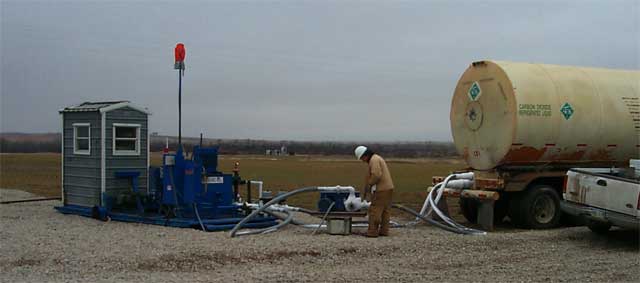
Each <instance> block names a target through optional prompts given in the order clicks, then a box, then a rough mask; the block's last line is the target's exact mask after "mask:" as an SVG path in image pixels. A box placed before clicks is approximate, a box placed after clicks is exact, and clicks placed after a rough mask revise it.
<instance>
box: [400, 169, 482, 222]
mask: <svg viewBox="0 0 640 283" xmlns="http://www.w3.org/2000/svg"><path fill="white" fill-rule="evenodd" d="M462 175H464V174H462ZM456 176H459V175H457V174H452V175H449V176H447V178H445V179H444V181H443V182H442V183H439V184H437V185H436V186H434V187H433V189H432V190H431V191H430V192H429V194H428V195H427V198H426V199H425V202H424V205H423V206H422V209H421V210H420V213H418V215H419V216H418V215H416V216H417V217H418V218H420V219H422V220H425V219H430V218H428V216H429V215H430V214H431V212H435V213H436V214H437V215H438V217H440V219H442V220H443V221H444V222H446V223H447V224H449V226H448V227H449V228H453V229H455V230H457V231H459V233H462V234H473V235H486V234H487V232H485V231H482V230H477V229H472V228H467V227H465V226H462V225H460V224H458V223H457V222H455V221H454V220H453V219H451V218H449V217H448V216H447V215H445V214H444V213H443V212H442V211H441V210H440V209H439V208H438V206H437V203H438V202H439V201H440V199H441V198H442V195H443V193H444V189H445V188H446V187H447V184H448V183H449V181H451V180H452V179H454V178H456ZM472 176H473V175H472ZM463 178H469V177H468V176H467V177H463ZM471 178H473V177H471ZM434 191H435V192H436V196H435V199H434V197H433V192H434ZM405 211H406V210H405ZM432 221H433V220H432ZM434 222H436V221H434ZM429 223H431V222H429ZM437 223H439V222H437ZM431 224H433V223H431ZM439 224H440V225H442V223H439ZM434 225H435V224H434ZM443 226H444V225H443ZM438 227H441V226H438ZM441 228H442V227H441ZM448 231H451V230H448ZM456 233H458V232H456Z"/></svg>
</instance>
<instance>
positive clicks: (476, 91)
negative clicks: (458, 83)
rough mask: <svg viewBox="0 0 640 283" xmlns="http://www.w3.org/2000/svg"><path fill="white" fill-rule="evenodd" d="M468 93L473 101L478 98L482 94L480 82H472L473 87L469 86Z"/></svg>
mask: <svg viewBox="0 0 640 283" xmlns="http://www.w3.org/2000/svg"><path fill="white" fill-rule="evenodd" d="M467 94H468V95H469V98H470V99H471V100H472V101H476V100H478V98H479V97H480V95H481V94H482V89H481V88H480V84H479V83H478V82H473V84H471V87H470V88H469V91H468V92H467Z"/></svg>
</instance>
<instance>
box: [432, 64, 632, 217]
mask: <svg viewBox="0 0 640 283" xmlns="http://www.w3.org/2000/svg"><path fill="white" fill-rule="evenodd" d="M639 92H640V72H639V71H628V70H611V69H599V68H583V67H571V66H557V65H545V64H530V63H515V62H503V61H488V60H486V61H478V62H474V63H472V64H471V65H470V66H469V67H468V68H467V69H466V71H465V72H464V73H463V74H462V77H461V78H460V80H459V81H458V84H457V86H456V88H455V93H454V95H453V99H452V102H451V112H450V121H451V131H452V135H453V140H454V143H455V146H456V149H457V151H458V152H459V154H460V155H461V156H462V158H463V159H464V160H465V161H466V164H467V165H468V167H469V168H468V169H467V170H471V171H473V172H474V173H475V176H476V180H475V185H474V188H472V189H470V190H466V191H463V192H462V193H460V192H457V193H455V192H454V193H449V194H448V195H449V196H454V197H459V201H460V208H461V211H462V214H463V215H464V217H465V218H466V219H467V220H468V221H470V222H472V223H476V222H480V224H481V226H482V227H483V228H486V229H492V228H493V222H494V221H501V220H503V219H504V218H505V217H506V216H508V217H509V218H510V220H511V222H512V223H514V224H515V225H517V226H520V227H525V228H534V229H544V228H551V227H555V226H557V225H558V224H559V221H560V217H561V210H560V201H561V198H562V190H563V182H564V180H565V176H566V173H567V170H568V169H570V168H573V167H582V168H588V167H624V166H627V165H628V162H629V159H637V158H639V157H640V95H639ZM438 181H440V180H438V178H437V177H435V178H434V182H438ZM487 211H489V213H487ZM487 218H492V219H487Z"/></svg>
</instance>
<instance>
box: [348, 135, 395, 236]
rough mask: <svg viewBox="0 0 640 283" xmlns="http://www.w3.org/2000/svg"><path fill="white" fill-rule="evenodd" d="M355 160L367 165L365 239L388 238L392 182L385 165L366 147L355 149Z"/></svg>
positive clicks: (378, 156)
mask: <svg viewBox="0 0 640 283" xmlns="http://www.w3.org/2000/svg"><path fill="white" fill-rule="evenodd" d="M355 154H356V158H358V159H360V160H362V161H363V162H365V163H368V164H369V171H367V174H366V179H365V185H364V191H363V193H362V195H363V200H364V199H366V198H367V195H368V194H369V193H371V197H370V199H371V205H370V206H369V229H368V230H367V234H366V236H367V237H378V236H389V219H390V217H391V196H392V194H393V180H392V179H391V172H389V167H387V163H386V162H385V161H384V159H382V157H380V155H378V154H376V153H374V152H373V151H371V150H370V149H368V148H367V147H366V146H362V145H361V146H358V147H356V149H355Z"/></svg>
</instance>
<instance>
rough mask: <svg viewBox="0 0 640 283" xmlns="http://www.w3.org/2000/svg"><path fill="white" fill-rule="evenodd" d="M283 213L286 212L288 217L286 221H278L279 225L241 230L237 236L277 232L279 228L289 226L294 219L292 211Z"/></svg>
mask: <svg viewBox="0 0 640 283" xmlns="http://www.w3.org/2000/svg"><path fill="white" fill-rule="evenodd" d="M282 213H284V214H286V215H287V217H286V218H285V220H284V221H282V222H280V223H278V224H277V225H274V226H271V227H267V228H262V229H256V230H250V231H240V232H237V233H236V235H237V236H244V235H253V234H266V233H271V232H275V231H277V230H278V229H280V228H282V227H284V226H287V225H288V224H289V223H290V222H291V221H292V220H293V213H291V212H289V211H283V212H282ZM270 214H271V213H270ZM274 214H275V213H274ZM278 218H280V217H278Z"/></svg>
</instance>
